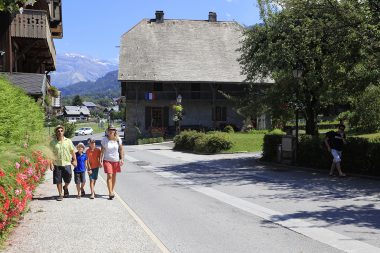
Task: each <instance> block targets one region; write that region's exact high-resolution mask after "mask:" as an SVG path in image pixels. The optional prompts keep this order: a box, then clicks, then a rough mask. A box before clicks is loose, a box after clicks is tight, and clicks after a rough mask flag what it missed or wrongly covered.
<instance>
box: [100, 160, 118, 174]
mask: <svg viewBox="0 0 380 253" xmlns="http://www.w3.org/2000/svg"><path fill="white" fill-rule="evenodd" d="M103 167H104V173H106V174H115V173H118V172H121V169H120V162H110V161H103Z"/></svg>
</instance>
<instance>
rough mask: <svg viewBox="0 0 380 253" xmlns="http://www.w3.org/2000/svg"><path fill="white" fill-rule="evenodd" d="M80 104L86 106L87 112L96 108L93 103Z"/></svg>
mask: <svg viewBox="0 0 380 253" xmlns="http://www.w3.org/2000/svg"><path fill="white" fill-rule="evenodd" d="M82 104H83V106H86V107H87V108H88V109H89V110H91V109H95V108H96V107H97V105H96V104H94V103H93V102H83V103H82Z"/></svg>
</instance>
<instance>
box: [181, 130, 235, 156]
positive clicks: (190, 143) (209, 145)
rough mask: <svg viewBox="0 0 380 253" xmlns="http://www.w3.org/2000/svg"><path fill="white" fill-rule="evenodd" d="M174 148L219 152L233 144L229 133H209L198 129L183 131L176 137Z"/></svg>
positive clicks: (199, 151)
mask: <svg viewBox="0 0 380 253" xmlns="http://www.w3.org/2000/svg"><path fill="white" fill-rule="evenodd" d="M174 144H175V145H174V149H175V150H185V151H195V152H198V153H207V154H211V153H218V152H220V151H222V150H227V149H230V148H231V147H232V145H233V143H232V141H231V140H230V139H229V137H228V135H227V134H223V133H221V132H209V133H207V134H205V133H200V132H197V131H183V132H181V133H180V134H179V135H177V136H175V137H174Z"/></svg>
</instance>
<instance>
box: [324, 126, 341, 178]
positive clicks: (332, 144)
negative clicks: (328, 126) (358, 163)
mask: <svg viewBox="0 0 380 253" xmlns="http://www.w3.org/2000/svg"><path fill="white" fill-rule="evenodd" d="M345 128H346V127H345V126H344V125H343V124H339V126H338V132H334V131H330V132H328V133H326V139H325V145H326V147H327V150H328V151H329V152H330V153H331V155H332V156H333V162H332V164H331V169H330V176H332V175H334V170H335V167H336V168H337V170H338V173H339V176H340V177H345V176H346V174H344V173H343V172H342V169H341V166H340V163H341V161H342V158H341V157H342V150H343V145H344V144H346V134H345V133H344V130H345Z"/></svg>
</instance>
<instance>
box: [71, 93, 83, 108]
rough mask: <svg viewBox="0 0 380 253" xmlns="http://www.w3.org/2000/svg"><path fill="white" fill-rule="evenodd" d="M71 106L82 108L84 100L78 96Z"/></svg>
mask: <svg viewBox="0 0 380 253" xmlns="http://www.w3.org/2000/svg"><path fill="white" fill-rule="evenodd" d="M71 104H72V105H74V106H82V105H83V101H82V98H81V97H80V96H79V95H76V96H75V97H74V98H73V102H72V103H71Z"/></svg>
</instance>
